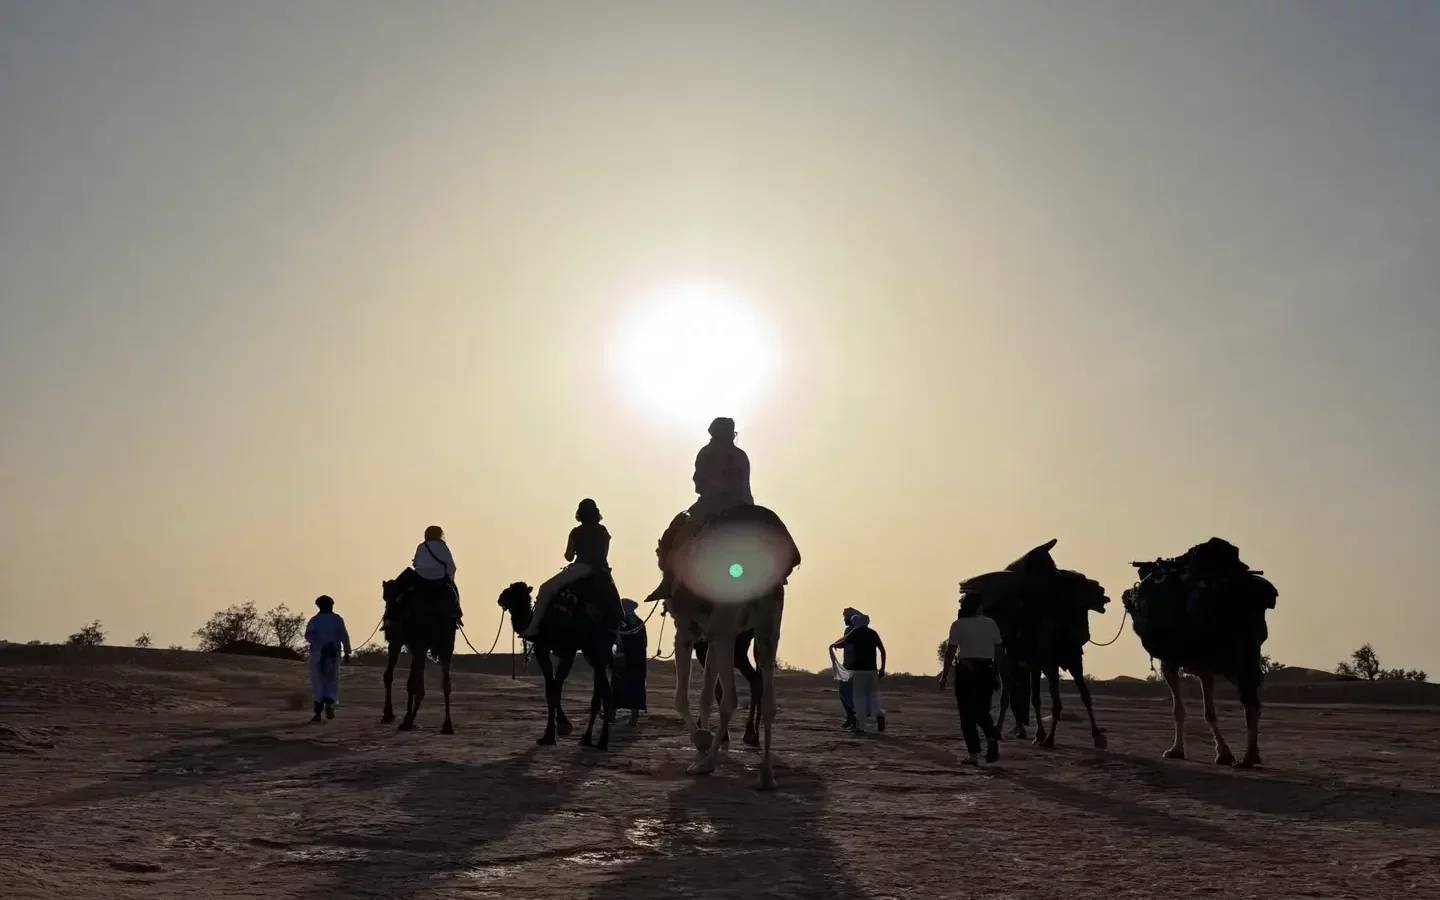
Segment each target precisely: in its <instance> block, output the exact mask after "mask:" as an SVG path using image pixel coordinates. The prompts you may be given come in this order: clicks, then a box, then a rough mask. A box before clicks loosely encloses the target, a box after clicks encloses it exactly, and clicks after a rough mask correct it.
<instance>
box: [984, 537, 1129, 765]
mask: <svg viewBox="0 0 1440 900" xmlns="http://www.w3.org/2000/svg"><path fill="white" fill-rule="evenodd" d="M1055 544H1056V541H1055V540H1051V541H1049V542H1047V543H1045V544H1042V545H1040V546H1039V547H1036V548H1035V549H1033V550H1031V551H1030V552H1028V553H1026V554H1025V555H1024V556H1022V557H1021V558H1020V559H1018V560H1016V561H1015V562H1013V563H1011V564H1010V565H1009V566H1007V567H1006V568H1005V569H1004V570H1003V571H999V572H990V573H988V574H985V575H980V576H977V577H975V578H971V579H968V580H966V581H964V582H961V584H960V590H961V591H962V592H963V593H966V594H972V593H973V594H977V595H979V596H980V597H981V601H982V603H983V604H984V607H985V612H986V615H988V616H990V617H991V618H992V619H994V620H995V624H996V625H998V626H999V628H1000V636H1001V638H1002V639H1003V640H1004V642H1005V653H1006V656H1007V657H1008V661H1007V665H1006V666H1004V668H1003V670H1002V673H1001V675H1002V677H1001V686H1002V689H1001V697H1000V716H999V720H998V721H997V722H996V727H1001V726H1003V724H1004V721H1005V712H1006V709H1007V708H1011V709H1013V711H1014V712H1015V713H1016V716H1017V722H1016V729H1015V736H1016V737H1024V735H1025V730H1024V725H1023V723H1022V722H1021V721H1019V716H1020V711H1021V710H1022V709H1025V708H1026V706H1027V705H1026V704H1024V703H1023V702H1022V703H1015V704H1011V702H1010V700H1011V697H1012V695H1013V694H1014V692H1015V690H1016V689H1017V687H1018V688H1019V689H1020V690H1024V691H1028V693H1029V699H1030V703H1029V704H1028V705H1029V706H1033V707H1034V709H1035V715H1036V719H1035V741H1034V742H1035V744H1036V745H1038V746H1042V747H1054V746H1055V732H1056V730H1057V729H1058V727H1059V724H1060V713H1061V711H1062V710H1063V709H1064V705H1063V704H1062V703H1061V702H1060V670H1061V669H1064V670H1065V671H1067V672H1069V673H1070V674H1071V676H1072V677H1073V678H1074V679H1075V687H1076V690H1077V691H1078V692H1079V694H1080V700H1081V702H1082V703H1084V704H1085V712H1086V715H1087V716H1088V717H1089V719H1090V737H1091V740H1092V741H1093V742H1094V744H1095V746H1096V747H1097V748H1100V749H1104V748H1105V746H1106V744H1107V741H1106V738H1105V732H1104V730H1103V729H1101V728H1100V726H1099V724H1098V723H1097V722H1096V721H1095V705H1094V702H1093V701H1092V699H1091V696H1090V686H1089V685H1088V684H1086V683H1085V667H1084V654H1085V644H1086V642H1087V641H1088V640H1089V639H1090V628H1089V622H1088V618H1089V613H1090V612H1098V613H1104V612H1105V607H1106V605H1107V604H1109V602H1110V598H1109V597H1107V596H1106V595H1105V589H1104V588H1103V587H1101V586H1100V584H1099V582H1096V581H1094V580H1092V579H1090V578H1087V577H1085V576H1084V575H1082V574H1081V573H1079V572H1074V571H1070V570H1068V569H1060V568H1058V567H1057V566H1056V565H1055V562H1054V560H1053V559H1052V558H1051V556H1050V551H1051V550H1052V549H1054V547H1055ZM1022 674H1023V676H1024V682H1025V683H1024V684H1022V685H1018V686H1017V685H1016V684H1015V682H1016V680H1017V678H1016V677H1017V675H1022ZM1042 677H1044V678H1045V679H1047V680H1048V681H1049V683H1050V730H1049V732H1048V733H1047V732H1046V730H1045V725H1044V723H1043V722H1042V721H1041V720H1040V717H1039V716H1040V681H1041V678H1042Z"/></svg>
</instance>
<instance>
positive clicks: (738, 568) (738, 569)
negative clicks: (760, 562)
mask: <svg viewBox="0 0 1440 900" xmlns="http://www.w3.org/2000/svg"><path fill="white" fill-rule="evenodd" d="M744 574H745V567H744V566H742V565H740V564H739V563H731V564H730V577H731V578H739V577H740V576H741V575H744Z"/></svg>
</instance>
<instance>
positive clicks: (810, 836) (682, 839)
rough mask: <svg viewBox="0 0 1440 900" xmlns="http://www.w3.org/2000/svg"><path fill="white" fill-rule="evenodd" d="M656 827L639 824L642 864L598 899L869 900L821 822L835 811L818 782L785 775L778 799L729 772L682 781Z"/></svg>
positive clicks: (630, 834)
mask: <svg viewBox="0 0 1440 900" xmlns="http://www.w3.org/2000/svg"><path fill="white" fill-rule="evenodd" d="M682 777H683V778H684V780H683V781H681V782H679V786H678V788H677V789H676V790H674V791H672V792H671V793H670V794H669V795H667V798H666V801H665V806H664V807H663V808H662V809H657V810H656V816H655V817H654V818H642V819H636V820H635V821H633V822H632V823H631V825H630V826H629V828H627V830H626V837H627V839H628V843H629V844H630V845H631V846H633V847H635V848H637V849H638V850H640V851H641V853H642V855H641V856H640V858H639V859H637V860H636V861H634V862H633V863H631V864H629V865H627V866H626V867H625V868H624V869H623V870H621V871H620V872H618V873H617V875H616V877H614V878H612V879H610V880H609V881H607V882H606V883H605V884H604V885H603V886H601V887H600V888H599V889H597V890H595V891H594V892H592V893H591V894H590V896H591V897H592V898H597V900H633V898H636V897H665V896H674V897H782V896H783V897H786V898H809V897H815V898H836V900H865V898H866V896H867V895H866V894H865V892H864V891H862V890H861V889H860V888H859V887H858V886H857V885H856V884H855V883H854V882H853V881H851V880H850V878H849V876H848V875H847V874H846V873H845V866H844V865H842V863H841V861H840V859H839V857H838V854H837V853H836V849H835V845H834V844H833V843H832V842H831V841H830V839H828V838H827V837H825V836H824V831H823V828H822V826H821V823H820V819H821V817H822V815H823V813H824V810H825V807H826V802H827V791H826V787H825V784H824V782H823V781H821V780H820V779H819V778H817V777H816V776H815V775H814V774H813V773H810V772H806V771H803V770H796V769H785V770H782V772H781V773H780V777H781V778H782V784H781V786H780V789H779V790H778V791H776V792H773V793H761V792H759V791H757V790H755V788H754V786H753V784H754V778H755V773H754V772H752V771H747V772H745V773H743V774H742V773H738V772H736V771H734V770H733V769H731V768H730V767H729V766H726V767H724V768H723V769H722V770H721V773H720V774H717V775H716V776H714V777H701V778H692V777H688V776H682Z"/></svg>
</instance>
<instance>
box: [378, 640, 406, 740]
mask: <svg viewBox="0 0 1440 900" xmlns="http://www.w3.org/2000/svg"><path fill="white" fill-rule="evenodd" d="M400 648H401V645H400V644H391V645H390V647H389V651H390V652H389V654H388V655H387V657H386V659H385V675H384V680H385V711H384V712H383V713H381V714H380V724H382V725H389V724H390V723H391V722H393V721H395V704H394V702H393V701H392V700H391V698H390V686H391V685H392V684H394V682H395V666H397V665H398V664H399V663H400Z"/></svg>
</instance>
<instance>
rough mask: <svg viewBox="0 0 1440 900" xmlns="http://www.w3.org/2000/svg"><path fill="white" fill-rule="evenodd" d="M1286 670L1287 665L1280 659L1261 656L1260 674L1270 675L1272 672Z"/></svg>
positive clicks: (1263, 654)
mask: <svg viewBox="0 0 1440 900" xmlns="http://www.w3.org/2000/svg"><path fill="white" fill-rule="evenodd" d="M1283 668H1285V664H1284V663H1282V662H1280V661H1279V660H1278V659H1271V658H1270V657H1269V655H1268V654H1265V653H1262V654H1260V674H1262V675H1269V674H1270V673H1271V672H1278V671H1280V670H1281V669H1283Z"/></svg>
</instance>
